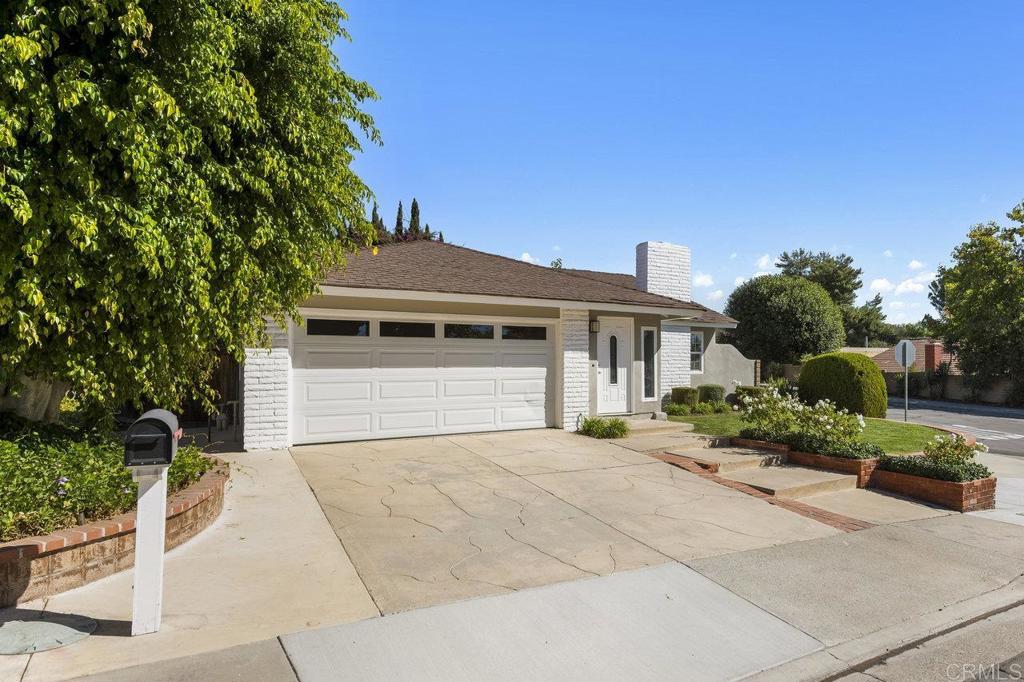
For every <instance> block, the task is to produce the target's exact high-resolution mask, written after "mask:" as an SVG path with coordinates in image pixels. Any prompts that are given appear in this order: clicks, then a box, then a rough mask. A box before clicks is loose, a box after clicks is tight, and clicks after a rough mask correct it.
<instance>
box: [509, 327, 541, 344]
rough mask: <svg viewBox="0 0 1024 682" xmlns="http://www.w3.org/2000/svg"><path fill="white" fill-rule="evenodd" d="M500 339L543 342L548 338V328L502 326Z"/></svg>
mask: <svg viewBox="0 0 1024 682" xmlns="http://www.w3.org/2000/svg"><path fill="white" fill-rule="evenodd" d="M501 338H502V339H504V340H506V341H544V340H546V339H547V338H548V328H547V327H517V326H512V325H502V326H501Z"/></svg>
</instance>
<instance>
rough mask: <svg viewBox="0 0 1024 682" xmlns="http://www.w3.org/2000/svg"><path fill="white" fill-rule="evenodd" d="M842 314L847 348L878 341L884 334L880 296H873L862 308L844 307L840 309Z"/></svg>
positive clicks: (884, 325)
mask: <svg viewBox="0 0 1024 682" xmlns="http://www.w3.org/2000/svg"><path fill="white" fill-rule="evenodd" d="M842 313H843V327H844V329H845V330H846V344H847V345H849V346H863V345H864V344H865V341H867V342H870V340H871V339H879V338H881V337H882V335H883V334H885V328H886V322H885V313H883V312H882V296H881V294H875V297H874V298H872V299H871V300H870V301H868V302H867V303H865V304H864V305H862V306H856V307H854V306H846V307H845V308H842Z"/></svg>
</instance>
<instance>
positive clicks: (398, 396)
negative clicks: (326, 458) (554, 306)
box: [292, 317, 554, 443]
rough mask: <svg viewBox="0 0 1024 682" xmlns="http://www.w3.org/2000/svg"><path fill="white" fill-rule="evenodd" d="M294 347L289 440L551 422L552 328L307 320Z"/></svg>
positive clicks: (417, 433) (390, 435) (508, 324)
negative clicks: (290, 436)
mask: <svg viewBox="0 0 1024 682" xmlns="http://www.w3.org/2000/svg"><path fill="white" fill-rule="evenodd" d="M294 331H295V336H294V343H293V347H292V363H293V376H292V381H293V389H292V440H293V441H294V442H295V443H322V442H331V441H342V440H362V439H368V438H395V437H400V436H421V435H434V434H444V433H466V432H472V431H497V430H504V429H525V428H537V427H544V426H550V425H551V424H552V423H553V414H554V409H553V404H552V401H551V399H550V396H551V395H552V394H553V372H552V367H553V364H552V360H553V357H554V353H553V351H552V348H553V337H554V330H553V327H551V326H550V325H544V324H525V323H516V322H506V323H502V322H490V321H488V322H486V323H484V322H475V321H474V322H459V321H440V320H430V321H428V320H406V319H399V320H394V319H389V318H387V317H380V318H377V319H372V318H370V319H367V318H363V319H333V318H317V317H310V318H309V319H307V320H306V325H305V326H304V327H300V328H296V329H295V330H294Z"/></svg>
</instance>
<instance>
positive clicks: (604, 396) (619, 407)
mask: <svg viewBox="0 0 1024 682" xmlns="http://www.w3.org/2000/svg"><path fill="white" fill-rule="evenodd" d="M598 322H599V323H600V331H599V332H598V333H597V412H598V414H625V413H627V412H629V368H630V365H631V363H630V358H631V357H632V352H631V343H630V341H631V340H632V336H633V321H632V320H630V319H626V318H620V317H602V318H599V319H598Z"/></svg>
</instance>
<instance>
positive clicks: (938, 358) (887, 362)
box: [871, 338, 960, 375]
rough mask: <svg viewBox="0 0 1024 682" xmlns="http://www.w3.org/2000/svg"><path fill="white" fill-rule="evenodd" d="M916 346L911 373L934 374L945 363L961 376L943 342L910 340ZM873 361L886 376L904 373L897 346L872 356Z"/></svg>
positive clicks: (951, 371)
mask: <svg viewBox="0 0 1024 682" xmlns="http://www.w3.org/2000/svg"><path fill="white" fill-rule="evenodd" d="M910 341H911V343H913V344H914V351H915V353H914V364H913V366H912V367H911V368H910V371H911V372H934V371H935V370H936V369H937V368H938V367H939V365H941V364H943V363H945V364H946V365H947V367H948V368H949V373H950V374H952V375H957V374H960V367H959V365H958V364H957V362H956V358H955V357H954V356H953V354H952V353H950V352H948V351H946V350H945V349H944V348H943V347H942V341H939V340H938V339H928V338H924V339H910ZM871 359H872V360H874V361H875V364H876V365H878V366H879V367H880V368H881V369H882V372H884V373H886V374H890V373H894V374H898V373H902V372H904V371H905V370H904V369H903V367H901V366H900V364H899V362H897V361H896V346H892V347H891V348H885V349H883V350H882V351H881V352H879V353H876V354H875V355H872V357H871Z"/></svg>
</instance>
